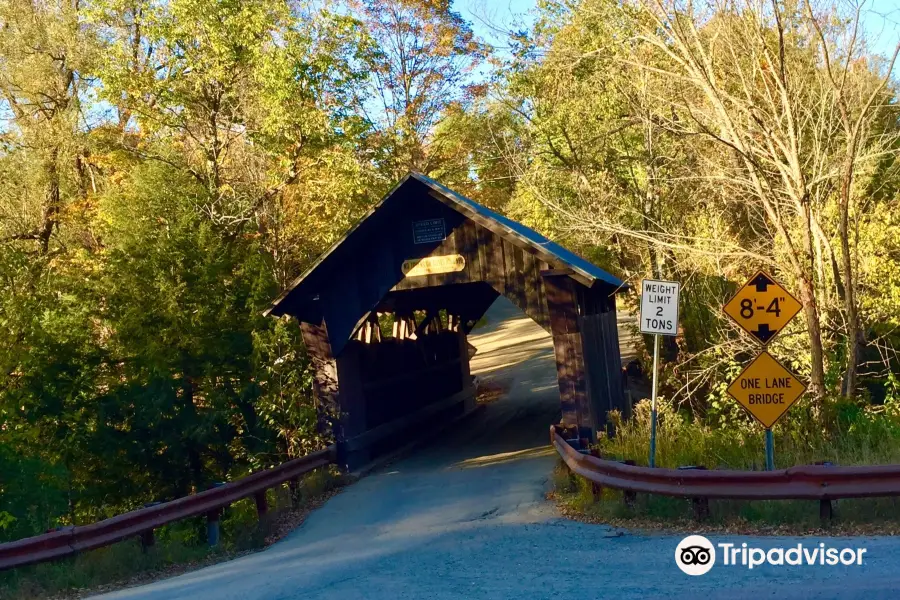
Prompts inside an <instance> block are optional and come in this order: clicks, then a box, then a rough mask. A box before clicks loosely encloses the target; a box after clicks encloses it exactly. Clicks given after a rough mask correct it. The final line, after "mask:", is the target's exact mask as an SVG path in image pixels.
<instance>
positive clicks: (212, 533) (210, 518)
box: [206, 508, 222, 548]
mask: <svg viewBox="0 0 900 600" xmlns="http://www.w3.org/2000/svg"><path fill="white" fill-rule="evenodd" d="M221 515H222V511H221V510H220V509H218V508H217V509H215V510H211V511H209V512H208V513H206V543H207V544H209V546H210V547H211V548H214V547H216V546H218V545H219V517H220V516H221Z"/></svg>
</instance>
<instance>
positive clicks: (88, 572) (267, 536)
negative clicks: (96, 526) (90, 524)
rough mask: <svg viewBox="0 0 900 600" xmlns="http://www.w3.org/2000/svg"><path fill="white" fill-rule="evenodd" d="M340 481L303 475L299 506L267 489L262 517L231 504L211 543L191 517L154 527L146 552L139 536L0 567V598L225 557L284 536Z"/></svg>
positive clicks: (76, 592)
mask: <svg viewBox="0 0 900 600" xmlns="http://www.w3.org/2000/svg"><path fill="white" fill-rule="evenodd" d="M344 483H345V481H344V479H343V477H342V476H341V475H340V474H338V473H337V472H335V471H332V470H328V469H318V470H316V471H314V472H312V473H310V474H308V475H307V476H306V477H305V478H304V479H303V481H302V484H301V486H300V488H299V499H298V508H293V505H292V502H291V498H290V493H289V491H288V490H287V488H286V487H284V486H282V487H280V488H277V489H271V490H269V491H268V500H269V507H270V512H269V513H268V514H267V515H266V518H265V519H263V520H259V519H257V517H256V508H255V504H254V502H253V500H252V499H245V500H241V501H240V502H237V503H235V504H233V505H231V506H230V507H229V508H228V509H226V511H225V513H224V514H223V517H222V521H221V541H220V544H219V545H218V546H217V547H215V548H210V547H209V546H208V545H207V544H206V521H205V519H204V518H194V519H187V520H185V521H181V522H178V523H173V524H171V525H168V526H166V527H162V528H160V529H158V530H157V531H156V543H155V545H154V546H152V547H151V548H148V549H147V550H146V551H144V550H143V549H142V548H141V544H140V541H139V540H138V539H129V540H124V541H122V542H119V543H117V544H114V545H112V546H107V547H105V548H98V549H97V550H92V551H90V552H85V553H82V554H79V555H77V556H75V557H72V558H69V559H63V560H59V561H55V562H50V563H43V564H38V565H32V566H28V567H22V568H19V569H12V570H9V571H5V572H2V573H0V598H3V599H4V600H24V599H26V598H28V599H31V598H79V597H82V596H85V595H89V594H95V593H100V592H106V591H110V590H113V589H118V588H122V587H127V586H130V585H137V584H142V583H148V582H150V581H154V580H156V579H161V578H165V577H171V576H174V575H178V574H180V573H183V572H186V571H190V570H193V569H196V568H200V567H204V566H208V565H211V564H215V563H217V562H221V561H223V560H230V559H232V558H235V557H237V556H241V555H243V554H247V553H250V552H253V551H255V550H259V549H261V548H264V547H265V546H267V545H269V544H271V543H273V542H274V541H277V540H278V539H280V538H281V537H283V536H284V535H285V534H286V533H288V532H290V531H291V530H293V529H294V528H295V527H296V526H298V525H299V524H300V523H302V521H303V519H304V518H305V517H306V515H307V514H308V513H309V511H310V510H312V509H313V508H315V507H316V506H318V505H320V504H321V503H322V502H323V501H324V500H325V499H327V498H328V497H329V496H330V495H331V494H332V493H333V492H334V490H336V489H337V488H338V487H340V486H341V485H343V484H344Z"/></svg>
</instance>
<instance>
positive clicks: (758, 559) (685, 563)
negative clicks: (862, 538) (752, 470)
mask: <svg viewBox="0 0 900 600" xmlns="http://www.w3.org/2000/svg"><path fill="white" fill-rule="evenodd" d="M716 548H718V549H719V553H720V554H719V555H720V557H721V564H722V565H723V566H726V567H737V566H741V567H747V568H748V569H753V568H755V567H759V566H761V565H765V564H768V565H773V566H794V567H795V566H803V565H806V566H812V565H819V566H828V567H833V566H837V565H844V566H851V565H861V564H863V554H865V553H866V549H865V548H833V547H830V546H826V545H825V544H824V543H822V542H820V543H818V544H815V545H813V546H811V547H810V546H805V545H804V544H802V543H798V544H796V545H795V546H790V547H774V548H769V549H768V550H765V549H763V548H754V547H752V546H748V545H747V543H746V542H745V543H742V544H734V543H730V542H720V543H718V544H716V545H715V546H714V545H713V543H712V542H710V541H709V540H708V539H706V538H705V537H703V536H702V535H689V536H687V537H686V538H684V539H683V540H681V542H679V543H678V546H676V548H675V564H677V565H678V568H679V569H681V570H682V571H683V572H685V573H687V574H688V575H704V574H705V573H707V572H709V570H710V569H712V568H713V565H715V564H716Z"/></svg>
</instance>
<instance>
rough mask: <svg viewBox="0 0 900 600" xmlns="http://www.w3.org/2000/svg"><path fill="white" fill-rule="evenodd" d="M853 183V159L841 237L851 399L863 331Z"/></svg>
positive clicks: (846, 388)
mask: <svg viewBox="0 0 900 600" xmlns="http://www.w3.org/2000/svg"><path fill="white" fill-rule="evenodd" d="M852 180H853V159H852V157H851V158H848V160H847V164H846V165H845V168H844V177H843V181H842V182H841V213H840V222H839V224H838V234H839V235H840V238H841V271H842V275H843V278H844V312H845V313H846V315H847V368H846V370H845V371H844V380H843V382H842V383H841V392H842V393H843V395H844V396H846V397H847V398H852V397H853V396H854V395H855V394H856V384H857V374H858V372H859V354H860V352H859V350H860V348H859V346H860V337H861V336H860V327H859V311H858V310H857V306H856V285H855V281H854V279H853V258H852V256H851V254H850V227H849V224H850V223H849V222H850V194H851V189H850V186H851V183H852Z"/></svg>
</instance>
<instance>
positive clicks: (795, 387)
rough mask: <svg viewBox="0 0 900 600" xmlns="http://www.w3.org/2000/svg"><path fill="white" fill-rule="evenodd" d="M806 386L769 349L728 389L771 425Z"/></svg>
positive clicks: (765, 425)
mask: <svg viewBox="0 0 900 600" xmlns="http://www.w3.org/2000/svg"><path fill="white" fill-rule="evenodd" d="M805 391H806V386H805V385H803V384H802V383H801V382H800V380H799V379H797V378H796V377H794V374H793V373H791V372H790V371H788V370H787V369H785V368H784V367H782V366H781V363H779V362H778V361H777V360H775V359H774V358H772V355H771V354H769V353H768V352H766V351H763V353H762V354H760V355H759V356H757V357H756V358H755V359H754V360H753V362H752V363H750V364H749V365H747V367H746V368H745V369H744V370H743V372H741V374H740V375H738V377H737V379H735V380H734V381H733V382H732V384H731V385H730V386H728V393H729V395H731V397H732V398H734V399H735V400H737V401H738V402H740V403H741V405H742V406H743V407H744V408H746V409H747V410H748V411H749V412H750V414H751V415H753V416H754V417H756V420H757V421H759V422H760V423H762V425H763V427H765V428H766V429H769V428H770V427H772V425H774V424H775V422H776V421H778V419H780V418H781V415H783V414H784V413H786V412H787V409H789V408H790V407H791V405H792V404H793V403H794V402H796V401H797V398H799V397H800V396H802V395H803V392H805Z"/></svg>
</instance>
